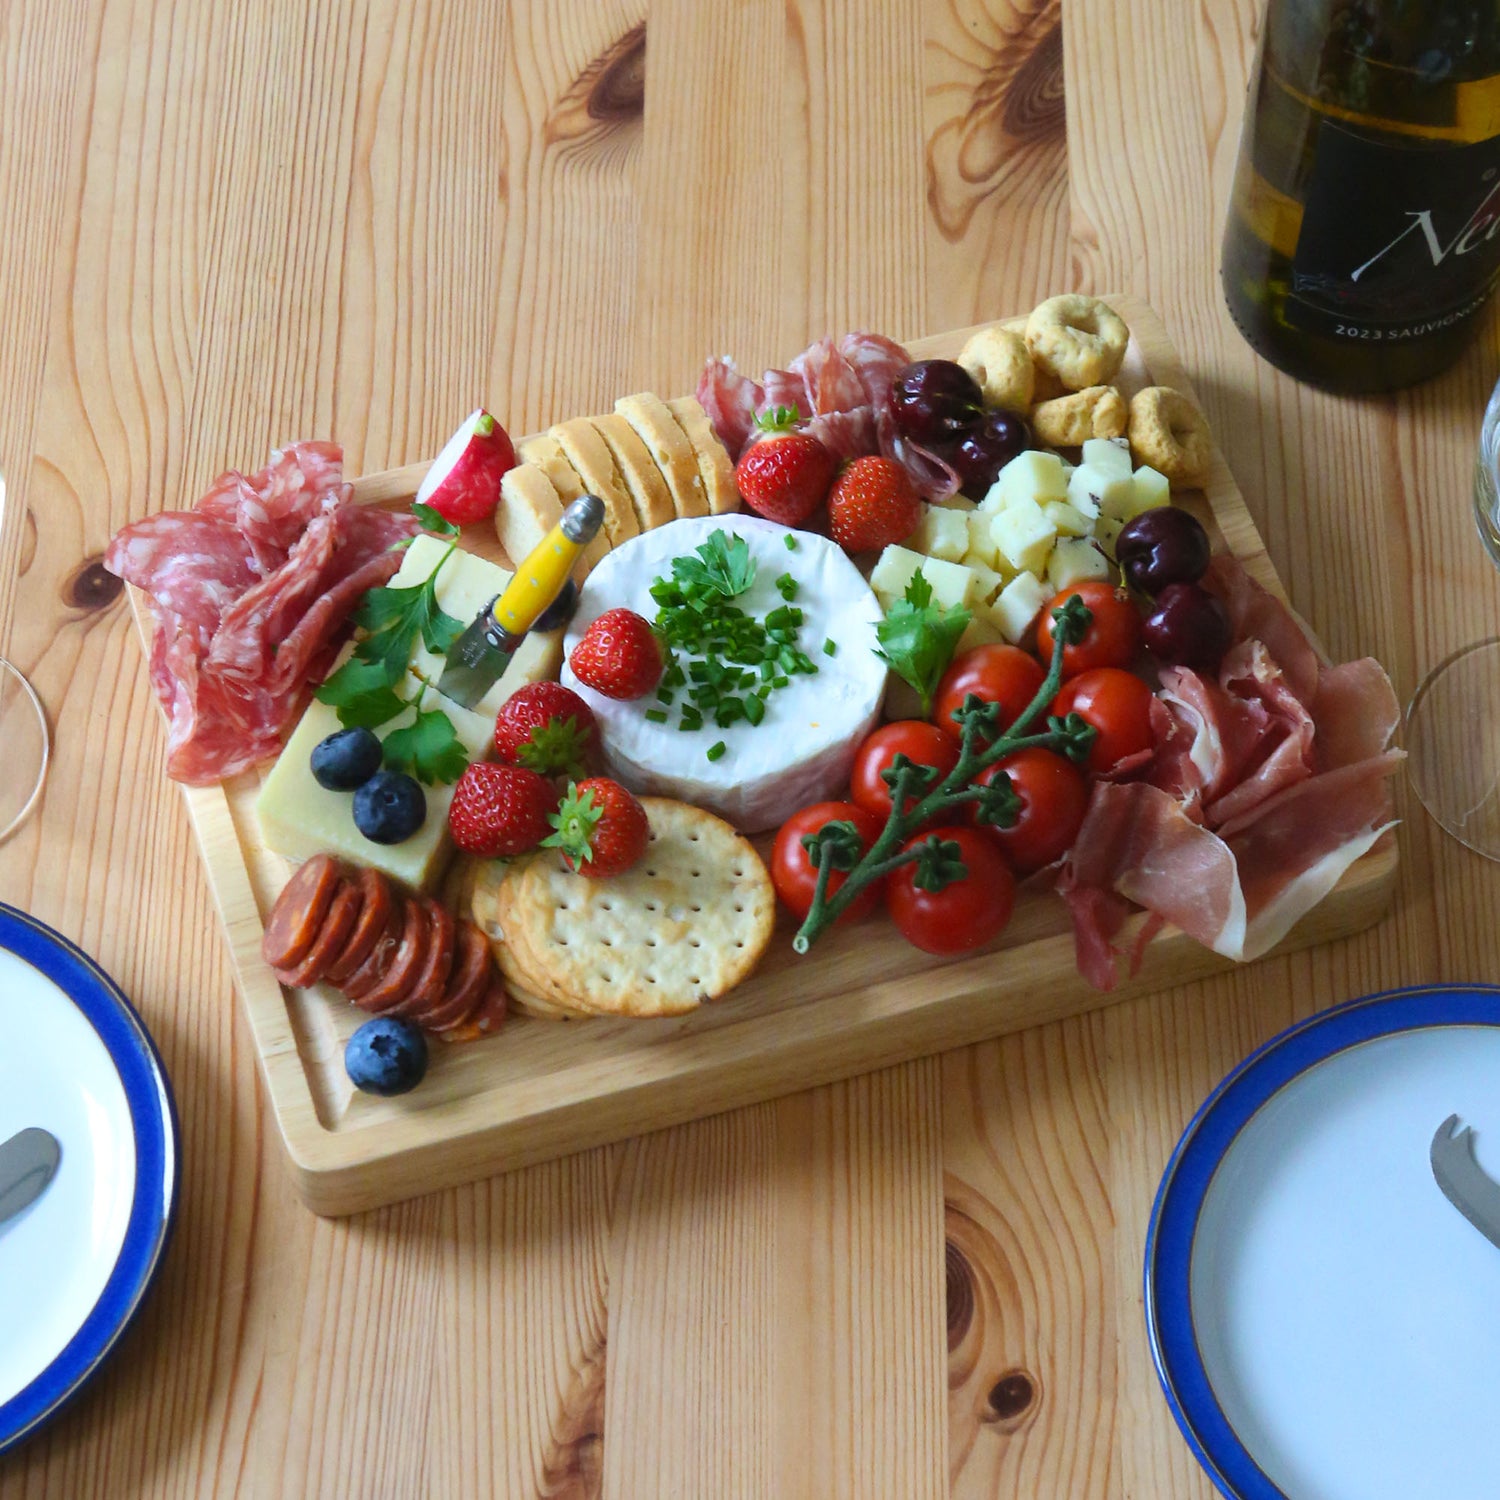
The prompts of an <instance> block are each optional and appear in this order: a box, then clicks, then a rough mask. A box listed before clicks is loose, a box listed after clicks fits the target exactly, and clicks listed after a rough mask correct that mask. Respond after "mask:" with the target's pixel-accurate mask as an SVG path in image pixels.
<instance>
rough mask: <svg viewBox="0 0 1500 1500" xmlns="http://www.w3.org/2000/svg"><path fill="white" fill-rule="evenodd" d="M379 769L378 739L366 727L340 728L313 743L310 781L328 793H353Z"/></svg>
mask: <svg viewBox="0 0 1500 1500" xmlns="http://www.w3.org/2000/svg"><path fill="white" fill-rule="evenodd" d="M379 769H380V741H379V740H378V739H377V738H376V737H375V735H374V734H373V733H372V732H371V731H370V730H368V729H340V730H339V731H338V733H337V734H330V735H329V736H328V738H327V739H326V740H319V741H318V743H317V744H316V745H314V746H313V753H312V773H313V780H314V781H316V782H317V783H318V785H319V786H326V787H327V788H328V790H329V791H330V792H352V791H353V790H354V788H355V787H357V786H363V785H364V784H365V782H367V781H368V780H369V779H370V778H371V777H372V776H373V775H374V774H375V773H376V772H377V771H378V770H379Z"/></svg>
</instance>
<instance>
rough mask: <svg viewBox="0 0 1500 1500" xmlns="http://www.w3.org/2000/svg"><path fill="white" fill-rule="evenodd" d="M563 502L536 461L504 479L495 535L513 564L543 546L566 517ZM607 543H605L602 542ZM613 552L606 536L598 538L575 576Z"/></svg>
mask: <svg viewBox="0 0 1500 1500" xmlns="http://www.w3.org/2000/svg"><path fill="white" fill-rule="evenodd" d="M562 511H563V501H562V496H561V495H559V494H558V493H557V487H556V486H555V485H554V484H553V483H552V481H551V480H550V479H548V478H547V476H546V474H545V473H543V472H542V470H541V469H540V468H538V467H537V465H536V464H517V465H516V467H515V468H513V469H511V470H509V471H508V472H507V473H506V475H505V477H504V478H503V479H502V480H501V481H500V508H499V510H497V511H496V512H495V535H496V536H498V537H499V538H500V545H501V546H502V547H504V548H505V555H506V556H507V557H508V558H510V560H511V566H512V567H517V566H519V565H520V563H521V560H522V559H523V558H525V557H528V556H530V554H531V553H532V552H533V551H535V550H536V548H538V547H540V546H541V544H542V543H543V542H544V541H545V540H546V537H547V533H548V532H549V531H551V530H552V528H553V527H554V526H556V525H557V523H558V522H559V521H560V520H561V519H562ZM601 543H603V545H602V546H601V545H600V544H601ZM608 551H609V545H608V543H606V542H604V538H603V537H595V538H594V540H593V541H592V542H590V543H589V545H588V546H587V547H585V548H584V549H583V552H582V553H581V554H580V556H579V559H578V562H577V563H576V564H575V565H574V568H573V572H574V575H575V576H576V577H578V578H580V579H582V578H586V577H587V576H588V574H589V571H590V569H592V568H593V567H594V565H595V564H596V563H597V562H598V561H599V559H600V558H601V557H603V556H604V555H605V554H606V553H607V552H608Z"/></svg>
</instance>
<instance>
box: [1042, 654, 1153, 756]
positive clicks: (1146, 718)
mask: <svg viewBox="0 0 1500 1500" xmlns="http://www.w3.org/2000/svg"><path fill="white" fill-rule="evenodd" d="M1052 712H1053V713H1054V714H1056V715H1057V716H1058V717H1059V718H1066V717H1067V715H1068V714H1070V713H1076V714H1078V715H1079V716H1080V717H1081V718H1083V719H1085V720H1086V721H1087V722H1088V723H1090V724H1092V725H1093V726H1094V728H1095V729H1097V730H1098V731H1099V733H1098V735H1097V736H1096V738H1095V740H1094V743H1093V745H1092V746H1091V747H1090V749H1089V756H1088V761H1087V765H1088V768H1089V770H1091V771H1109V770H1112V769H1113V768H1114V767H1115V766H1116V765H1118V764H1119V762H1120V761H1122V760H1124V759H1125V757H1126V756H1127V755H1135V754H1138V753H1139V752H1140V751H1142V750H1149V749H1150V748H1151V744H1152V738H1151V689H1150V688H1148V687H1147V686H1146V684H1145V683H1144V682H1142V681H1141V679H1140V678H1139V677H1137V676H1136V675H1135V673H1134V672H1125V671H1121V669H1120V668H1119V667H1097V668H1095V670H1094V671H1092V672H1084V673H1081V674H1080V675H1079V676H1077V677H1075V678H1074V679H1073V680H1072V681H1071V682H1065V683H1064V684H1063V687H1062V691H1061V692H1060V693H1059V694H1058V695H1057V697H1056V699H1055V700H1054V701H1053V704H1052Z"/></svg>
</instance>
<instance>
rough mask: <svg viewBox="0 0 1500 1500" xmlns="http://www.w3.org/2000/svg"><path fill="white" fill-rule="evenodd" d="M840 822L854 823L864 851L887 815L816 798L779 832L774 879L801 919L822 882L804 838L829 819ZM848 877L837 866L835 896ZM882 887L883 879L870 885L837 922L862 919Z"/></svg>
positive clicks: (831, 884) (832, 878)
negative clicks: (804, 845)
mask: <svg viewBox="0 0 1500 1500" xmlns="http://www.w3.org/2000/svg"><path fill="white" fill-rule="evenodd" d="M839 822H843V823H853V824H854V827H855V831H856V832H857V833H858V834H859V838H860V844H861V846H862V848H861V852H862V853H863V852H866V851H868V849H869V847H870V845H871V844H873V843H874V842H875V840H876V839H877V838H879V837H880V830H881V829H882V828H883V827H884V826H885V821H884V819H882V818H877V817H876V816H875V814H874V813H871V812H866V811H865V809H864V808H862V807H856V806H855V805H854V804H853V803H852V802H814V803H813V804H812V805H811V806H809V807H804V808H803V809H802V810H801V811H800V812H795V813H793V814H792V815H791V817H789V818H788V819H787V820H786V822H785V823H783V824H782V825H781V828H780V831H779V832H778V833H777V835H776V843H775V844H774V846H773V847H772V849H771V882H772V884H773V885H774V886H775V887H776V894H777V895H778V896H780V897H781V900H782V903H783V904H784V905H785V906H786V908H787V909H788V910H789V911H790V912H791V913H792V915H793V916H794V917H796V918H797V919H798V920H799V921H800V920H801V919H802V918H803V917H805V916H806V915H807V913H808V910H809V908H810V907H811V906H812V901H813V891H814V890H815V889H816V888H817V884H818V868H817V866H816V865H815V864H814V863H813V862H812V858H811V856H810V855H809V854H808V852H807V850H806V849H804V848H803V847H802V840H803V838H804V837H805V836H806V835H808V834H811V833H817V832H818V831H819V830H820V829H822V828H825V827H826V826H827V825H828V824H829V823H839ZM848 878H849V876H848V872H847V871H845V870H834V871H833V872H832V873H831V874H830V875H829V877H828V894H829V895H830V896H832V895H833V894H834V893H835V892H836V891H837V890H838V888H839V887H840V886H841V885H843V883H844V882H845V881H846V880H847V879H848ZM880 891H881V886H880V882H879V881H875V882H872V883H871V884H870V885H867V886H866V887H865V888H864V890H862V891H861V892H860V893H859V895H857V896H856V897H855V898H854V900H853V901H852V902H851V903H850V905H849V909H848V910H847V911H845V912H844V913H843V915H842V916H840V917H839V919H838V921H837V922H836V923H835V924H834V925H835V926H837V927H842V926H843V925H844V924H845V923H846V922H857V921H859V919H860V918H861V917H863V916H864V915H866V913H868V912H869V911H870V909H871V908H872V907H873V906H874V905H875V903H876V902H877V901H879V900H880Z"/></svg>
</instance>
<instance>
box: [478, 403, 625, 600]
mask: <svg viewBox="0 0 1500 1500" xmlns="http://www.w3.org/2000/svg"><path fill="white" fill-rule="evenodd" d="M516 457H517V458H519V459H520V460H521V462H520V464H518V465H517V468H516V469H512V470H511V471H510V472H511V473H512V474H514V473H516V472H517V469H534V470H536V471H537V473H539V474H540V475H541V476H542V478H543V479H545V480H546V481H547V483H548V485H549V486H550V487H551V489H552V493H553V495H554V497H555V498H556V500H557V506H558V509H557V515H555V516H553V518H552V520H551V521H549V522H548V523H547V530H546V531H543V532H542V535H541V536H539V537H537V542H540V541H541V539H542V536H545V535H546V534H547V531H550V530H551V529H552V527H553V526H555V525H556V524H557V521H558V519H559V518H560V517H561V515H562V510H563V507H564V506H566V505H571V504H572V503H573V501H575V500H576V499H577V498H578V497H579V496H580V495H581V494H583V481H582V480H581V479H580V478H579V477H578V471H577V470H576V469H575V468H574V467H573V465H572V464H570V463H569V462H568V459H567V455H566V454H565V453H564V452H563V451H562V448H561V446H560V445H559V444H558V442H557V440H556V439H555V438H552V437H549V436H548V435H547V434H546V433H545V432H542V433H538V434H537V435H536V436H535V437H529V438H522V440H521V441H520V442H519V443H517V444H516ZM507 477H508V476H507ZM525 483H526V486H527V493H528V494H533V493H534V495H535V497H536V503H537V504H538V505H539V506H540V507H541V509H543V510H545V509H547V506H546V502H545V497H544V496H543V494H542V492H541V489H540V487H539V486H537V485H536V484H535V482H534V481H533V480H530V479H528V480H526V481H525ZM500 496H501V501H502V504H501V508H500V511H499V512H497V513H496V516H495V529H496V531H497V532H500V542H501V545H502V546H504V548H505V551H506V553H507V555H508V556H509V557H510V560H511V562H512V563H515V564H518V565H519V563H520V562H521V559H522V558H524V557H525V556H526V553H525V552H520V553H516V552H512V551H511V549H510V543H509V542H507V541H506V540H505V534H504V531H503V530H502V520H501V517H502V515H503V513H504V510H505V505H504V503H503V502H504V500H505V481H504V480H501V482H500ZM601 498H602V497H601ZM533 545H535V543H533ZM609 549H610V540H609V535H608V533H607V532H604V531H601V532H600V533H599V535H598V536H596V537H595V538H594V540H593V541H591V542H590V543H589V544H588V546H587V547H585V548H584V549H583V562H584V568H583V572H582V573H579V574H578V576H579V577H580V578H582V577H583V576H584V574H585V573H587V572H588V570H589V569H590V568H593V567H597V566H598V564H599V562H600V560H601V559H602V558H604V557H606V556H607V555H608V553H609ZM575 571H576V570H575Z"/></svg>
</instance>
